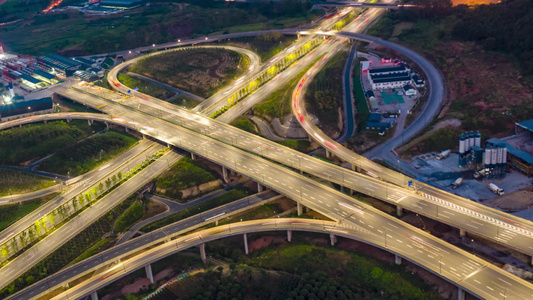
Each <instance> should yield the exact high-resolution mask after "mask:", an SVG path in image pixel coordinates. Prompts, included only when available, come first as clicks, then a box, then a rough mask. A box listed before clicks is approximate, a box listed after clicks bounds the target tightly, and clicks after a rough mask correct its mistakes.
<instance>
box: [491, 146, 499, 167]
mask: <svg viewBox="0 0 533 300" xmlns="http://www.w3.org/2000/svg"><path fill="white" fill-rule="evenodd" d="M490 153H491V159H490V164H491V165H492V166H493V167H494V165H496V163H497V160H498V149H496V147H495V146H494V147H493V148H492V151H491V152H490Z"/></svg>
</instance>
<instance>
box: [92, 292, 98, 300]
mask: <svg viewBox="0 0 533 300" xmlns="http://www.w3.org/2000/svg"><path fill="white" fill-rule="evenodd" d="M91 300H98V293H96V291H94V292H92V293H91Z"/></svg>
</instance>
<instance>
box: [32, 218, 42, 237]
mask: <svg viewBox="0 0 533 300" xmlns="http://www.w3.org/2000/svg"><path fill="white" fill-rule="evenodd" d="M33 226H35V232H37V235H38V236H41V225H40V224H39V221H38V220H37V221H35V224H33Z"/></svg>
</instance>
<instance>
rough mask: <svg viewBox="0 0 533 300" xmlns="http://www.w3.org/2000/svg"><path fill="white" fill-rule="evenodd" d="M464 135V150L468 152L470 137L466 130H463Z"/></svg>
mask: <svg viewBox="0 0 533 300" xmlns="http://www.w3.org/2000/svg"><path fill="white" fill-rule="evenodd" d="M464 135H465V152H468V150H470V137H469V135H468V132H465V133H464Z"/></svg>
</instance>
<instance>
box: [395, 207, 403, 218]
mask: <svg viewBox="0 0 533 300" xmlns="http://www.w3.org/2000/svg"><path fill="white" fill-rule="evenodd" d="M396 214H397V215H398V217H403V208H402V207H401V206H399V205H396Z"/></svg>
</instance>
